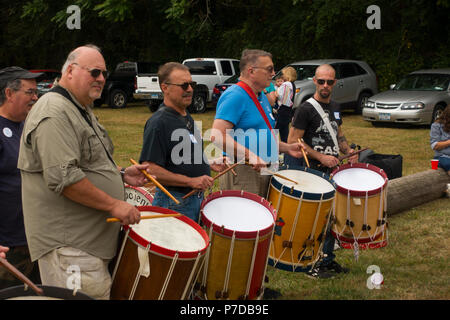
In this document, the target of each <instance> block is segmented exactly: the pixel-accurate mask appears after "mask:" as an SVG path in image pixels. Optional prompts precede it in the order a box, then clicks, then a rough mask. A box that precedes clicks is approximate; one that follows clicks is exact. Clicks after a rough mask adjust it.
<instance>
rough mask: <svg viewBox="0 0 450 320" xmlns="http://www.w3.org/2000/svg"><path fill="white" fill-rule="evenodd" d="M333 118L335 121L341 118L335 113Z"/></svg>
mask: <svg viewBox="0 0 450 320" xmlns="http://www.w3.org/2000/svg"><path fill="white" fill-rule="evenodd" d="M334 118H335V119H336V120H339V119H340V118H341V114H340V113H339V112H335V113H334Z"/></svg>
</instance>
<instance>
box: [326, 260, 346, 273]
mask: <svg viewBox="0 0 450 320" xmlns="http://www.w3.org/2000/svg"><path fill="white" fill-rule="evenodd" d="M322 268H323V269H324V270H325V271H326V272H336V273H348V272H349V271H350V270H349V269H348V268H345V267H343V266H341V265H340V264H339V263H337V262H336V261H334V260H333V261H331V262H330V263H329V264H327V265H325V266H322Z"/></svg>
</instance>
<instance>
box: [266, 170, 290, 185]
mask: <svg viewBox="0 0 450 320" xmlns="http://www.w3.org/2000/svg"><path fill="white" fill-rule="evenodd" d="M264 170H267V172H269V173H270V174H272V175H274V176H275V177H279V178H281V179H284V180H287V181H290V182H292V183H295V184H298V182H297V181H295V180H292V179H289V178H287V177H285V176H283V175H281V174H279V173H276V172H273V171H271V170H269V169H264Z"/></svg>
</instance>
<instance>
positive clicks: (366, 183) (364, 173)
mask: <svg viewBox="0 0 450 320" xmlns="http://www.w3.org/2000/svg"><path fill="white" fill-rule="evenodd" d="M333 180H334V182H335V183H336V184H337V185H338V186H340V187H341V188H345V189H347V190H350V191H370V190H374V189H378V188H381V187H382V186H383V185H384V182H385V181H384V178H383V176H381V175H380V174H378V173H377V172H375V171H372V170H369V169H364V168H348V169H344V170H342V171H338V172H336V174H335V175H334V176H333Z"/></svg>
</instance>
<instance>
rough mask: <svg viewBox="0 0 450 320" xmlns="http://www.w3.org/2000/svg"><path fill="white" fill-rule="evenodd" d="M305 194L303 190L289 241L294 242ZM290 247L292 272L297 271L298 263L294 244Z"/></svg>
mask: <svg viewBox="0 0 450 320" xmlns="http://www.w3.org/2000/svg"><path fill="white" fill-rule="evenodd" d="M304 195H305V193H304V192H302V195H301V196H300V200H299V202H298V206H297V211H296V212H295V217H294V223H293V225H292V229H291V234H290V236H289V243H292V240H294V235H295V232H296V231H297V224H298V219H299V217H300V211H301V207H302V204H303V196H304ZM290 249H291V263H292V272H295V269H296V268H297V267H296V264H295V262H294V261H295V259H294V251H293V250H292V246H291V248H290ZM285 250H286V248H285ZM283 252H284V250H283ZM280 258H281V256H280Z"/></svg>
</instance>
